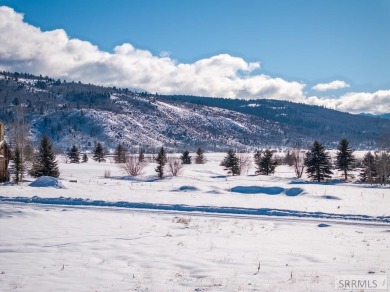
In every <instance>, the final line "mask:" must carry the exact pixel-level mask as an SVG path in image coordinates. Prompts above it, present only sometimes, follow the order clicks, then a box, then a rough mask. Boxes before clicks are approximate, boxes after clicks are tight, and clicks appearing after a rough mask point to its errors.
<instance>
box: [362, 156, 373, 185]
mask: <svg viewBox="0 0 390 292" xmlns="http://www.w3.org/2000/svg"><path fill="white" fill-rule="evenodd" d="M362 164H363V170H362V172H361V173H360V179H361V180H362V181H364V182H369V183H371V184H372V183H373V181H374V180H375V178H376V177H377V171H376V168H375V157H374V155H372V154H371V152H368V153H366V155H364V158H363V161H362Z"/></svg>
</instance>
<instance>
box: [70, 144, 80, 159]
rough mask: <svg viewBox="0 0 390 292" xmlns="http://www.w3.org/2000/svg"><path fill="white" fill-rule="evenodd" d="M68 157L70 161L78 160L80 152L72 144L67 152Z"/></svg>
mask: <svg viewBox="0 0 390 292" xmlns="http://www.w3.org/2000/svg"><path fill="white" fill-rule="evenodd" d="M68 157H69V161H70V163H79V162H80V152H79V149H78V148H77V146H76V145H73V146H72V148H70V150H69V152H68Z"/></svg>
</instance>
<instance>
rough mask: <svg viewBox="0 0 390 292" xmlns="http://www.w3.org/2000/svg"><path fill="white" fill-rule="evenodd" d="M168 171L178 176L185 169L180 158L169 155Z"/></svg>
mask: <svg viewBox="0 0 390 292" xmlns="http://www.w3.org/2000/svg"><path fill="white" fill-rule="evenodd" d="M167 167H168V172H169V173H170V174H171V175H173V176H178V175H179V174H180V173H181V170H182V169H183V164H182V162H181V159H180V158H176V157H168V163H167Z"/></svg>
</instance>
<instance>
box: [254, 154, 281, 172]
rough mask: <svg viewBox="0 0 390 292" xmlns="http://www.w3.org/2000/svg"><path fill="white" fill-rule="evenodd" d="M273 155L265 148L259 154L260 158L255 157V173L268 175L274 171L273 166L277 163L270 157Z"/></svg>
mask: <svg viewBox="0 0 390 292" xmlns="http://www.w3.org/2000/svg"><path fill="white" fill-rule="evenodd" d="M273 155H274V154H273V153H272V151H271V150H269V149H267V150H265V151H264V153H263V154H262V155H260V158H257V159H255V162H257V163H256V165H257V170H256V174H263V175H269V174H272V173H274V172H275V168H276V165H277V164H278V163H277V161H276V160H275V159H273V158H272V157H273ZM256 160H257V161H256Z"/></svg>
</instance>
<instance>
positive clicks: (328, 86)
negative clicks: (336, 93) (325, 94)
mask: <svg viewBox="0 0 390 292" xmlns="http://www.w3.org/2000/svg"><path fill="white" fill-rule="evenodd" d="M347 87H350V85H349V84H348V83H346V82H345V81H341V80H335V81H332V82H329V83H318V84H317V85H315V86H313V87H312V88H311V89H314V90H317V91H328V90H335V89H341V88H347Z"/></svg>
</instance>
